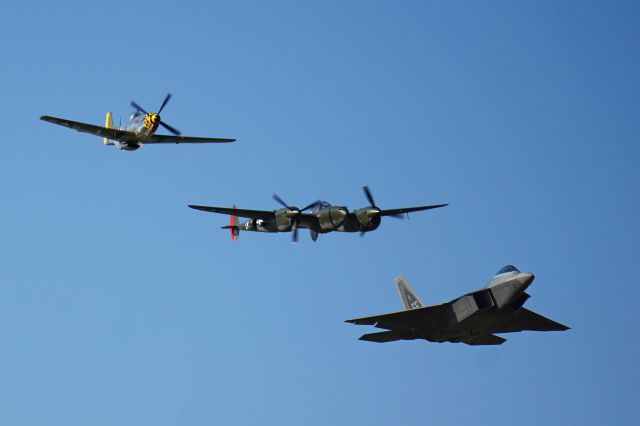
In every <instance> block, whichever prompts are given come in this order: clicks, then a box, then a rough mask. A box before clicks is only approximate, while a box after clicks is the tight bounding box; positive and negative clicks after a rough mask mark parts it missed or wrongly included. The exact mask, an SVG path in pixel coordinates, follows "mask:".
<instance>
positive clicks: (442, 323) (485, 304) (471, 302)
mask: <svg viewBox="0 0 640 426" xmlns="http://www.w3.org/2000/svg"><path fill="white" fill-rule="evenodd" d="M533 279H534V276H533V274H531V273H529V272H520V271H519V270H518V269H517V268H516V267H515V266H512V265H507V266H505V267H503V268H502V269H500V270H499V271H498V273H497V274H496V275H494V277H493V278H492V279H491V281H490V282H489V284H487V286H486V287H485V288H483V289H480V290H477V291H474V292H473V293H469V294H466V295H464V296H462V297H458V298H457V299H454V300H452V301H450V302H446V303H442V304H440V305H431V306H425V305H424V304H423V303H422V301H421V300H420V299H419V298H418V295H417V294H416V293H414V291H413V290H412V289H411V287H410V286H409V284H408V283H407V282H406V281H405V280H404V278H402V277H401V276H399V277H396V286H397V287H398V293H399V294H400V299H401V300H402V303H403V304H404V308H405V310H404V311H399V312H393V313H390V314H383V315H375V316H372V317H364V318H356V319H350V320H347V321H346V322H350V323H353V324H366V325H373V326H376V327H378V328H383V329H386V330H388V331H383V332H380V333H371V334H365V335H363V336H361V337H360V340H367V341H370V342H378V343H385V342H392V341H394V340H414V339H425V340H428V341H430V342H454V343H458V342H463V343H466V344H467V345H501V344H502V343H504V341H505V340H506V339H503V338H502V337H499V336H496V335H495V334H494V333H513V332H516V331H525V330H535V331H564V330H568V329H569V327H567V326H565V325H562V324H559V323H557V322H555V321H552V320H550V319H548V318H545V317H543V316H542V315H539V314H536V313H535V312H532V311H530V310H528V309H526V308H524V307H523V305H524V303H525V302H526V301H527V299H528V298H529V295H528V294H527V293H525V290H526V289H527V287H529V286H530V285H531V283H532V282H533Z"/></svg>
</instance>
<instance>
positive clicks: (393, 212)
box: [380, 204, 449, 216]
mask: <svg viewBox="0 0 640 426" xmlns="http://www.w3.org/2000/svg"><path fill="white" fill-rule="evenodd" d="M448 205H449V204H434V205H432V206H418V207H402V208H399V209H386V210H380V215H381V216H399V215H402V214H405V213H412V212H421V211H423V210H431V209H437V208H440V207H445V206H448Z"/></svg>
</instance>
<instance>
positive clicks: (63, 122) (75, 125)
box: [40, 115, 139, 142]
mask: <svg viewBox="0 0 640 426" xmlns="http://www.w3.org/2000/svg"><path fill="white" fill-rule="evenodd" d="M40 120H43V121H48V122H49V123H53V124H58V125H60V126H64V127H68V128H70V129H73V130H77V131H78V132H83V133H90V134H92V135H96V136H102V137H105V138H107V139H111V140H117V141H121V142H138V141H139V138H138V136H137V135H136V134H135V133H133V132H129V131H127V130H120V129H107V128H106V127H102V126H96V125H94V124H87V123H81V122H79V121H73V120H67V119H66V118H57V117H50V116H48V115H43V116H42V117H40Z"/></svg>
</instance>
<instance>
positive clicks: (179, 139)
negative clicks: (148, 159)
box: [40, 115, 235, 144]
mask: <svg viewBox="0 0 640 426" xmlns="http://www.w3.org/2000/svg"><path fill="white" fill-rule="evenodd" d="M40 120H44V121H48V122H49V123H53V124H58V125H60V126H64V127H68V128H70V129H73V130H77V131H78V132H84V133H90V134H92V135H96V136H102V137H105V138H107V139H111V140H116V141H120V142H143V143H145V144H154V143H225V142H234V141H235V139H226V138H201V137H196V136H174V135H157V134H153V135H151V136H149V137H148V138H147V139H145V140H140V137H139V136H138V135H136V134H135V133H133V132H129V131H127V130H120V129H107V128H106V127H102V126H96V125H95V124H88V123H81V122H79V121H73V120H67V119H66V118H57V117H50V116H48V115H43V116H42V117H40Z"/></svg>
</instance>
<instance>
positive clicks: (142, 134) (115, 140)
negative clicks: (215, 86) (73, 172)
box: [40, 93, 235, 151]
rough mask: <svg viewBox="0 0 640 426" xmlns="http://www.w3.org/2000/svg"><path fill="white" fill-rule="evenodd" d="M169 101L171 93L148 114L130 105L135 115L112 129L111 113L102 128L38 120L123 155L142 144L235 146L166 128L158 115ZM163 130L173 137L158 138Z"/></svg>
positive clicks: (48, 119)
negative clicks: (81, 134)
mask: <svg viewBox="0 0 640 426" xmlns="http://www.w3.org/2000/svg"><path fill="white" fill-rule="evenodd" d="M169 99H171V93H168V94H167V96H166V97H165V98H164V101H162V105H160V108H159V109H158V112H147V111H145V110H144V108H142V107H141V106H140V105H138V104H137V103H135V102H134V101H131V106H132V107H133V108H135V111H134V112H133V113H131V116H130V117H129V121H128V122H127V123H125V125H124V126H118V127H114V125H113V118H112V116H111V112H107V117H106V120H105V125H104V127H102V126H96V125H94V124H87V123H81V122H79V121H72V120H67V119H66V118H57V117H50V116H48V115H43V116H42V117H40V120H43V121H48V122H49V123H53V124H58V125H60V126H65V127H69V128H70V129H74V130H77V131H78V132H84V133H91V134H92V135H96V136H102V137H103V140H104V144H105V145H115V146H117V147H118V148H120V149H121V150H123V151H135V150H136V149H138V148H140V147H141V146H143V145H145V144H157V143H221V142H234V141H235V139H225V138H202V137H195V136H182V134H181V133H180V132H179V131H178V130H176V129H175V128H174V127H172V126H170V125H169V124H167V123H166V122H165V121H164V120H162V119H161V118H160V113H161V112H162V110H163V109H164V107H165V106H166V105H167V103H168V102H169ZM159 126H162V127H164V128H165V129H167V130H168V131H169V132H171V133H173V135H158V134H156V130H158V127H159Z"/></svg>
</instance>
